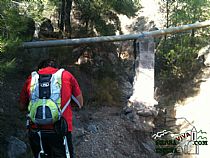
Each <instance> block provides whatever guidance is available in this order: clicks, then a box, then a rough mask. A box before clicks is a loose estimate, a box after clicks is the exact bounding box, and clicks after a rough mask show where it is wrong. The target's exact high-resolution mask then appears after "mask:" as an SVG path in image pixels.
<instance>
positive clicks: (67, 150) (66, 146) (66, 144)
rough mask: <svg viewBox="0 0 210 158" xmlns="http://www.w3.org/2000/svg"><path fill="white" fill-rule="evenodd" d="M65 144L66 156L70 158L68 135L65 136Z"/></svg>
mask: <svg viewBox="0 0 210 158" xmlns="http://www.w3.org/2000/svg"><path fill="white" fill-rule="evenodd" d="M64 145H65V149H66V158H70V153H69V147H68V142H67V137H66V136H64Z"/></svg>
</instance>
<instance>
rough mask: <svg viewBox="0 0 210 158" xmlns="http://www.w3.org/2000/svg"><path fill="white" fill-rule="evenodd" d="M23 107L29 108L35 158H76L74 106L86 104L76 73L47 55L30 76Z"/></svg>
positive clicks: (23, 96)
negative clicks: (74, 153) (74, 147)
mask: <svg viewBox="0 0 210 158" xmlns="http://www.w3.org/2000/svg"><path fill="white" fill-rule="evenodd" d="M19 103H20V105H19V108H20V110H21V111H28V112H29V113H28V115H27V116H28V119H27V126H28V134H29V142H30V145H31V149H32V151H33V154H34V157H35V158H42V157H47V158H73V145H72V134H71V132H72V107H71V103H74V104H75V105H78V106H79V107H80V108H81V107H82V106H83V96H82V93H81V90H80V87H79V85H78V82H77V80H76V79H75V78H74V76H73V75H72V74H71V73H69V72H68V71H66V70H64V69H59V68H58V66H57V63H56V61H55V60H51V59H47V60H44V61H42V62H41V63H40V64H39V66H38V71H37V72H36V71H34V72H32V73H31V75H30V76H29V77H28V79H27V80H26V82H25V84H24V86H23V89H22V91H21V94H20V99H19Z"/></svg>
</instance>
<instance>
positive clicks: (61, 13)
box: [59, 0, 65, 32]
mask: <svg viewBox="0 0 210 158" xmlns="http://www.w3.org/2000/svg"><path fill="white" fill-rule="evenodd" d="M64 17H65V0H62V2H61V6H60V11H59V29H60V31H62V32H63V31H64Z"/></svg>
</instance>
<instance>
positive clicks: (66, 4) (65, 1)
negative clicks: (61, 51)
mask: <svg viewBox="0 0 210 158" xmlns="http://www.w3.org/2000/svg"><path fill="white" fill-rule="evenodd" d="M71 8H72V0H62V3H61V6H60V12H59V14H60V15H59V16H60V17H59V18H60V20H59V29H60V31H62V32H64V34H65V36H67V37H70V36H71V21H70V13H71Z"/></svg>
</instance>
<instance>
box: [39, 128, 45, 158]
mask: <svg viewBox="0 0 210 158" xmlns="http://www.w3.org/2000/svg"><path fill="white" fill-rule="evenodd" d="M37 133H38V135H39V139H40V148H41V150H40V152H39V155H38V158H42V157H43V155H45V153H44V149H43V146H42V137H41V132H40V131H38V132H37Z"/></svg>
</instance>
